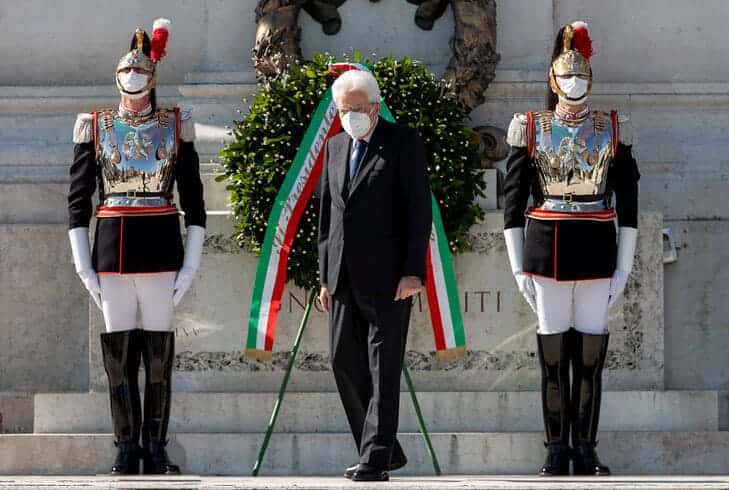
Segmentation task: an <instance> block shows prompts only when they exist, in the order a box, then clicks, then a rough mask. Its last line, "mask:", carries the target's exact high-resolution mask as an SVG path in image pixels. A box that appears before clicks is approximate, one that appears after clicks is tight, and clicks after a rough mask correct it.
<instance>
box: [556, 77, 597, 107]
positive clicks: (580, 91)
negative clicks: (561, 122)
mask: <svg viewBox="0 0 729 490" xmlns="http://www.w3.org/2000/svg"><path fill="white" fill-rule="evenodd" d="M557 85H558V86H559V88H560V90H562V92H564V94H565V95H566V98H563V100H564V102H565V103H567V104H569V105H580V104H583V103H584V102H585V99H587V88H588V87H589V85H590V82H589V80H585V79H584V78H580V77H577V76H573V77H557Z"/></svg>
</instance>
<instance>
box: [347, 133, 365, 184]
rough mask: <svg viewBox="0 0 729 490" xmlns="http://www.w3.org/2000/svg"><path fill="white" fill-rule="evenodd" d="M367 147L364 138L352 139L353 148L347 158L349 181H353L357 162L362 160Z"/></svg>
mask: <svg viewBox="0 0 729 490" xmlns="http://www.w3.org/2000/svg"><path fill="white" fill-rule="evenodd" d="M366 149H367V142H366V141H365V140H354V149H353V150H352V156H351V157H350V159H349V182H350V183H351V182H354V177H355V175H357V170H358V169H359V164H360V163H361V162H362V157H363V156H364V154H365V150H366Z"/></svg>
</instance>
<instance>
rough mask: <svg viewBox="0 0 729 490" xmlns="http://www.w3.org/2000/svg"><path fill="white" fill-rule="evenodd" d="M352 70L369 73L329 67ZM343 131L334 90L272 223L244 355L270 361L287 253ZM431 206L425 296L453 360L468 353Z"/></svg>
mask: <svg viewBox="0 0 729 490" xmlns="http://www.w3.org/2000/svg"><path fill="white" fill-rule="evenodd" d="M352 69H356V70H359V69H367V68H366V67H365V66H363V65H359V64H354V63H340V64H334V65H331V66H330V73H332V74H334V75H336V74H339V73H342V72H344V71H347V70H352ZM381 107H382V109H381V113H380V114H381V116H382V117H383V118H384V119H386V120H388V121H394V117H393V115H392V113H391V112H390V110H389V109H388V108H387V106H386V105H385V104H384V102H383V103H382V104H381ZM341 127H342V125H341V122H340V120H339V114H338V112H337V108H336V105H335V104H334V100H333V98H332V92H331V88H330V89H328V90H327V91H326V92H325V93H324V96H323V98H322V100H321V102H320V103H319V106H318V108H317V110H316V113H315V114H314V116H313V117H312V119H311V122H310V124H309V127H308V128H307V130H306V133H305V134H304V140H303V141H302V143H301V145H300V146H299V149H298V151H297V152H296V156H295V157H294V161H293V163H292V164H291V168H290V169H289V171H288V172H287V174H286V177H285V179H284V182H283V185H282V186H281V188H280V189H279V191H278V194H277V195H276V199H275V201H274V204H273V208H272V209H271V214H270V216H269V218H268V224H267V228H266V235H265V238H264V241H263V246H262V247H261V256H260V258H259V261H258V267H257V269H256V279H255V282H254V284H253V297H252V300H251V310H250V316H249V319H248V335H247V340H246V349H245V354H246V355H247V356H249V357H254V358H257V359H260V360H267V359H270V358H271V353H272V349H273V341H274V337H275V334H276V319H277V318H278V313H279V311H280V309H281V298H282V296H283V290H284V285H285V284H286V267H287V264H288V257H289V252H290V251H291V246H292V244H293V241H294V237H295V236H296V230H297V228H298V225H299V221H300V219H301V216H302V215H303V213H304V210H305V209H306V206H307V203H308V202H309V199H310V198H311V195H312V194H313V192H314V189H315V188H316V185H317V183H318V181H319V178H320V176H321V172H322V166H323V164H324V162H323V159H324V145H325V143H326V141H327V139H329V138H330V137H332V136H334V135H336V134H337V133H338V132H339V131H340V129H341ZM431 205H432V210H433V226H432V231H431V235H430V243H429V247H428V253H427V259H426V270H427V279H426V281H425V291H426V295H427V299H428V308H429V310H430V318H431V323H432V326H433V335H434V337H435V348H436V355H437V356H438V357H439V358H440V359H443V360H451V359H456V358H458V357H461V356H462V355H464V354H465V351H466V335H465V331H464V328H463V317H462V316H461V306H460V302H459V295H458V288H457V286H456V276H455V273H454V271H453V262H452V260H451V254H450V248H449V244H448V239H447V237H446V234H445V229H444V228H443V221H442V219H441V216H440V211H439V209H438V203H437V202H436V200H435V197H434V196H431Z"/></svg>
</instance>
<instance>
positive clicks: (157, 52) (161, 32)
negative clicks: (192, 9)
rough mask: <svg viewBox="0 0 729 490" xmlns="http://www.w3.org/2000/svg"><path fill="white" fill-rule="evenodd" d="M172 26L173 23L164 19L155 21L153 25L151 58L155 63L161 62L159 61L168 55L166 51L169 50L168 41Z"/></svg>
mask: <svg viewBox="0 0 729 490" xmlns="http://www.w3.org/2000/svg"><path fill="white" fill-rule="evenodd" d="M171 25H172V22H170V21H169V20H168V19H162V18H160V19H157V20H155V21H154V24H153V25H152V39H151V41H150V44H151V50H150V55H149V57H150V58H151V59H152V61H154V62H155V63H157V62H159V60H161V59H162V58H164V57H165V55H166V54H167V51H165V49H166V48H167V39H168V38H169V36H170V26H171Z"/></svg>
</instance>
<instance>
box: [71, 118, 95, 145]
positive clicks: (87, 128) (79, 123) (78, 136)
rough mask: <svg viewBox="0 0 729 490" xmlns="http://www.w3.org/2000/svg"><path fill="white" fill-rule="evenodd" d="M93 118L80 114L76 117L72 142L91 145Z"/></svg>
mask: <svg viewBox="0 0 729 490" xmlns="http://www.w3.org/2000/svg"><path fill="white" fill-rule="evenodd" d="M93 126H94V116H93V115H91V114H89V113H87V112H82V113H80V114H78V115H77V116H76V123H75V124H74V125H73V142H74V143H75V144H79V143H91V140H92V139H93V138H94V127H93Z"/></svg>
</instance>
